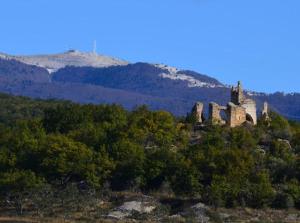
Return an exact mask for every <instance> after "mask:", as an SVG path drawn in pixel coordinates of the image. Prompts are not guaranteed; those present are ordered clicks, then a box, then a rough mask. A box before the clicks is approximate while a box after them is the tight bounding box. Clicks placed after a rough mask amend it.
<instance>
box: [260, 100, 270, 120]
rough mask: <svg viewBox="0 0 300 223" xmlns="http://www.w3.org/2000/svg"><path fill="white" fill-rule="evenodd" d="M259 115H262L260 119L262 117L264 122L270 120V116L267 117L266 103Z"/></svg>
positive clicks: (267, 107)
mask: <svg viewBox="0 0 300 223" xmlns="http://www.w3.org/2000/svg"><path fill="white" fill-rule="evenodd" d="M261 115H262V117H263V119H264V120H265V121H267V120H269V119H270V116H269V105H268V103H267V102H265V103H264V108H263V110H262V112H261Z"/></svg>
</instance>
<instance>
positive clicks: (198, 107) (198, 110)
mask: <svg viewBox="0 0 300 223" xmlns="http://www.w3.org/2000/svg"><path fill="white" fill-rule="evenodd" d="M203 108H204V105H203V103H201V102H197V103H196V104H195V105H194V107H193V109H192V115H194V116H195V118H196V122H197V123H203V121H204V115H203Z"/></svg>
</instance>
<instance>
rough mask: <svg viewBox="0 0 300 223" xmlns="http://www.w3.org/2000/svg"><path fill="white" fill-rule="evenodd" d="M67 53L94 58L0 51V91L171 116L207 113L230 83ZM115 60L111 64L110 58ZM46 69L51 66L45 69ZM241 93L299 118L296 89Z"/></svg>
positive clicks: (222, 100)
mask: <svg viewBox="0 0 300 223" xmlns="http://www.w3.org/2000/svg"><path fill="white" fill-rule="evenodd" d="M73 54H75V55H87V57H86V58H89V57H91V58H98V55H95V54H93V53H82V52H79V51H72V52H65V53H64V54H54V55H63V56H66V55H67V56H70V55H71V56H70V57H69V58H71V59H70V60H66V58H65V60H62V61H60V59H59V58H60V57H57V56H50V59H49V61H53V60H54V59H53V58H56V59H57V60H58V62H57V61H56V62H57V63H54V65H55V66H57V67H55V66H52V67H49V66H48V67H46V66H45V65H46V63H43V64H40V63H39V61H40V60H37V61H31V62H30V61H29V62H30V63H31V64H28V63H24V62H22V59H23V58H25V57H26V56H24V57H18V56H16V57H14V56H6V57H5V56H3V55H6V54H1V55H2V56H1V55H0V80H1V82H0V91H1V92H4V93H10V94H14V95H23V96H29V97H33V98H43V99H49V98H57V99H67V100H72V101H75V102H80V103H95V104H97V103H118V104H121V105H124V106H125V107H126V108H127V109H132V108H133V107H135V106H138V105H141V104H147V105H149V107H150V108H151V109H155V110H159V109H164V110H167V111H170V112H172V113H173V114H175V115H185V114H186V113H187V112H189V110H190V109H191V108H192V106H193V104H194V103H195V102H197V101H201V102H203V103H204V104H205V107H206V112H207V110H208V109H207V108H208V103H209V102H210V101H215V102H217V103H219V104H224V105H225V103H227V102H228V101H229V98H230V86H228V85H225V84H223V83H221V82H219V81H218V80H217V79H215V78H212V77H210V76H208V75H203V74H200V73H197V72H194V71H189V70H180V69H177V68H175V67H171V66H168V65H163V64H150V63H142V62H139V63H129V62H125V61H123V60H118V59H114V58H111V57H109V58H111V59H110V60H109V61H108V62H109V63H110V65H108V64H106V65H105V66H103V63H102V64H100V63H99V64H98V65H97V66H91V62H89V61H79V64H76V63H77V60H74V57H73V56H74V55H73ZM41 57H47V56H45V55H44V56H30V57H29V58H31V59H32V60H34V58H41ZM20 58H21V59H20ZM75 58H77V59H78V58H80V57H77V56H75ZM101 58H102V57H101ZM45 61H48V60H45ZM54 61H55V60H54ZM91 61H93V60H91ZM115 61H117V63H114V62H115ZM27 62H28V61H27ZM111 62H112V63H111ZM32 64H33V65H32ZM48 65H49V64H48ZM50 65H51V64H50ZM75 65H76V66H75ZM59 66H61V67H59ZM49 69H52V70H50V72H49ZM246 93H247V94H248V96H250V97H252V98H253V99H255V100H256V101H257V104H258V107H259V108H260V107H261V106H262V104H263V102H264V101H268V102H269V103H270V106H271V108H272V109H273V110H275V111H277V112H279V113H281V114H282V115H285V116H286V117H291V118H294V119H300V94H298V93H293V94H284V93H280V92H276V93H274V94H265V93H259V92H255V91H246Z"/></svg>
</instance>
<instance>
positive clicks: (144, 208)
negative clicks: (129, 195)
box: [107, 201, 156, 219]
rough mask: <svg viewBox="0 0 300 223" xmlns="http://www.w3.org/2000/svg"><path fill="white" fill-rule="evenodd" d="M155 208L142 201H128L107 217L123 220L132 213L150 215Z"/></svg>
mask: <svg viewBox="0 0 300 223" xmlns="http://www.w3.org/2000/svg"><path fill="white" fill-rule="evenodd" d="M155 208H156V206H154V205H153V204H151V203H150V202H142V201H129V202H125V203H124V204H123V205H122V206H120V207H118V208H116V209H115V210H113V211H111V212H110V213H109V214H108V215H107V217H108V218H113V219H124V218H125V217H128V216H130V215H131V214H132V213H134V212H137V213H139V214H144V213H145V214H149V213H151V212H152V211H153V210H154V209H155Z"/></svg>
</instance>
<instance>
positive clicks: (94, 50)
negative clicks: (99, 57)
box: [93, 40, 97, 55]
mask: <svg viewBox="0 0 300 223" xmlns="http://www.w3.org/2000/svg"><path fill="white" fill-rule="evenodd" d="M93 53H94V54H95V55H96V54H97V41H96V40H94V45H93Z"/></svg>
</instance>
